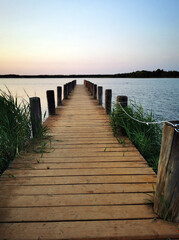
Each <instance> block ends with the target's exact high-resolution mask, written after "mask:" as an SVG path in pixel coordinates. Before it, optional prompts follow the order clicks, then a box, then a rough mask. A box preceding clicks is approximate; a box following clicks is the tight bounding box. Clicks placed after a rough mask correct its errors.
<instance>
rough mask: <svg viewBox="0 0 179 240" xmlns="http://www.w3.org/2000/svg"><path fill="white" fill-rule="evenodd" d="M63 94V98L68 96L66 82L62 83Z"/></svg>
mask: <svg viewBox="0 0 179 240" xmlns="http://www.w3.org/2000/svg"><path fill="white" fill-rule="evenodd" d="M63 96H64V99H67V98H68V87H67V84H64V86H63Z"/></svg>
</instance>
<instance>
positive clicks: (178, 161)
mask: <svg viewBox="0 0 179 240" xmlns="http://www.w3.org/2000/svg"><path fill="white" fill-rule="evenodd" d="M174 124H179V121H178V122H175V123H174ZM178 174H179V132H178V131H177V130H176V129H175V127H174V126H171V125H169V124H168V123H165V124H164V126H163V135H162V146H161V151H160V158H159V165H158V176H157V186H156V191H155V198H154V211H155V212H156V213H157V215H159V216H160V217H161V218H163V219H167V220H169V221H172V222H179V177H178Z"/></svg>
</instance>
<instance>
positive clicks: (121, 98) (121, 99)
mask: <svg viewBox="0 0 179 240" xmlns="http://www.w3.org/2000/svg"><path fill="white" fill-rule="evenodd" d="M119 103H120V104H121V106H122V107H127V104H128V97H127V96H117V98H116V104H117V105H118V104H119Z"/></svg>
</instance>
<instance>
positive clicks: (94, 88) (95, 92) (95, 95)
mask: <svg viewBox="0 0 179 240" xmlns="http://www.w3.org/2000/svg"><path fill="white" fill-rule="evenodd" d="M93 97H94V99H97V85H96V84H94V86H93Z"/></svg>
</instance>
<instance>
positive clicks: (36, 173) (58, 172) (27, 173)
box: [2, 167, 154, 179]
mask: <svg viewBox="0 0 179 240" xmlns="http://www.w3.org/2000/svg"><path fill="white" fill-rule="evenodd" d="M11 174H13V175H14V176H15V177H41V176H45V177H50V176H51V177H54V176H103V175H107V176H109V175H131V174H132V175H152V174H154V172H153V170H152V169H150V168H149V167H144V168H99V169H98V168H96V169H87V168H86V169H72V168H71V169H55V170H53V169H48V171H47V169H45V170H37V169H36V170H31V169H28V170H23V169H9V170H7V171H6V172H5V174H3V176H2V179H3V178H4V177H6V176H8V175H11Z"/></svg>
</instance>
